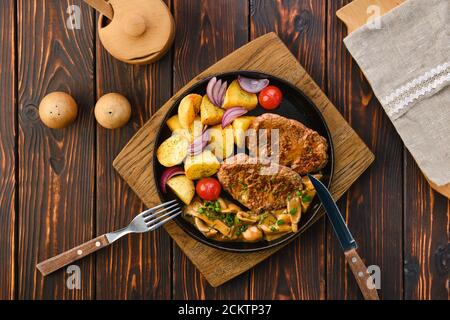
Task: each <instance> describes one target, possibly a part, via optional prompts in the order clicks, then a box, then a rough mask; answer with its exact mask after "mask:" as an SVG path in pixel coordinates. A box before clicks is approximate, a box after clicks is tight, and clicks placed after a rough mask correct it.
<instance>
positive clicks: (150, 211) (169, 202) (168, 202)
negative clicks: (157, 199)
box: [141, 200, 177, 215]
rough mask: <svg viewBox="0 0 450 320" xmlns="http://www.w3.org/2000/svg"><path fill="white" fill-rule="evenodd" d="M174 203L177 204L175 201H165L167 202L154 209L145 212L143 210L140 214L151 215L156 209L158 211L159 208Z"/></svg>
mask: <svg viewBox="0 0 450 320" xmlns="http://www.w3.org/2000/svg"><path fill="white" fill-rule="evenodd" d="M175 202H177V200H170V201H167V202H164V203H161V204H158V205H157V206H156V207H153V208H150V209H147V210H145V211H144V212H142V213H141V214H142V215H146V214H148V213H152V212H153V211H155V210H156V209H159V208H161V207H164V206H167V205H168V204H172V203H175Z"/></svg>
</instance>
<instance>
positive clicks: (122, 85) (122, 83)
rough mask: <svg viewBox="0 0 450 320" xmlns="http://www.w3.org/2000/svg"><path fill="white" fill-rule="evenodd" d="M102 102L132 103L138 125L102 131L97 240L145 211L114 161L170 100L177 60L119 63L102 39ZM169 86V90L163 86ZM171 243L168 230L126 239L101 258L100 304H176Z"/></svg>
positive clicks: (99, 88) (99, 79)
mask: <svg viewBox="0 0 450 320" xmlns="http://www.w3.org/2000/svg"><path fill="white" fill-rule="evenodd" d="M96 61H97V64H96V66H97V68H96V74H97V78H96V79H97V83H96V86H97V98H99V97H100V96H102V95H103V94H106V93H110V92H118V93H121V94H123V95H124V96H126V97H127V99H128V100H129V101H130V103H131V105H132V119H131V120H130V122H129V123H128V124H127V125H126V126H125V127H123V128H120V129H116V130H107V129H104V128H102V127H101V126H99V125H97V181H96V186H97V189H96V195H97V197H96V199H97V217H96V226H97V228H96V231H97V234H103V233H106V232H110V231H112V230H116V229H118V228H121V227H124V226H126V225H128V223H129V222H130V221H131V220H132V219H133V217H134V216H135V215H136V214H137V213H139V212H141V211H143V210H144V205H143V204H142V202H141V201H140V200H139V198H138V197H137V196H136V195H135V194H134V193H133V192H132V190H130V188H129V187H128V186H127V185H126V183H125V182H124V181H123V180H122V179H121V178H120V177H119V175H118V174H117V172H116V171H115V170H114V168H113V167H112V161H113V159H114V157H115V156H116V155H117V154H118V153H119V151H120V150H121V149H122V148H123V146H124V145H125V144H126V143H127V142H128V140H129V139H130V138H131V137H132V136H133V134H134V133H135V132H136V130H137V129H138V128H139V127H141V126H142V124H143V123H144V121H146V120H147V119H148V118H150V116H151V114H152V113H154V112H155V111H156V109H157V108H158V107H159V106H161V105H162V104H163V103H164V101H166V100H167V99H168V98H170V96H171V93H172V90H171V86H170V84H171V82H172V76H171V65H172V60H171V54H170V53H169V54H167V55H166V56H165V57H164V58H163V59H162V60H160V61H159V62H157V63H155V64H153V65H147V66H131V65H127V64H124V63H122V62H120V61H118V60H116V59H114V58H113V57H112V56H111V55H110V54H109V53H108V52H106V51H105V49H104V48H103V46H102V45H101V43H100V42H99V41H98V37H97V54H96ZM161 84H164V85H161ZM170 247H171V240H170V238H169V236H168V235H167V233H166V232H164V230H157V231H156V232H150V233H147V234H143V235H138V236H137V235H132V236H128V237H125V238H124V239H120V240H119V241H118V242H117V243H115V244H114V245H113V246H111V247H110V248H108V249H106V250H103V251H101V252H99V253H98V256H97V271H96V275H97V278H96V298H97V299H170V297H171V281H172V277H171V267H170V263H171V251H170Z"/></svg>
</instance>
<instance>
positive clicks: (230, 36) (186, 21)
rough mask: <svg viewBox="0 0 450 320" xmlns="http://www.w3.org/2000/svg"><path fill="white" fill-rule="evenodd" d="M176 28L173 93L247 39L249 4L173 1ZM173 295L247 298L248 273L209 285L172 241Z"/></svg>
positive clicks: (224, 0) (231, 0) (229, 0)
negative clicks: (227, 281) (219, 283)
mask: <svg viewBox="0 0 450 320" xmlns="http://www.w3.org/2000/svg"><path fill="white" fill-rule="evenodd" d="M174 17H175V21H178V22H179V23H178V24H177V27H178V30H191V28H192V27H193V26H196V28H198V30H199V32H187V33H184V32H177V33H176V37H175V44H174V51H175V56H174V70H173V71H174V83H173V89H174V92H176V91H178V90H179V89H180V88H181V87H183V86H184V85H185V84H186V83H187V82H189V80H190V79H192V78H193V77H195V76H196V75H197V74H198V73H200V72H201V71H203V70H204V69H206V68H207V67H208V66H210V65H211V64H213V63H215V62H216V61H218V60H220V59H221V58H223V57H224V56H226V55H228V54H229V53H231V52H233V51H234V50H235V49H237V48H239V47H240V46H242V45H244V44H245V43H246V42H247V41H248V3H247V2H246V1H242V0H216V1H214V2H212V1H205V0H203V1H199V0H174ZM173 275H174V279H173V297H174V298H175V299H238V300H241V299H245V298H248V274H244V275H242V276H240V277H238V278H236V279H234V280H233V281H231V282H229V283H227V284H225V285H223V286H221V287H219V288H212V287H211V286H210V285H209V284H208V283H207V281H206V280H205V278H204V277H203V276H202V275H201V273H200V272H199V271H198V270H197V269H196V268H195V267H194V265H193V264H192V262H191V261H190V260H189V259H188V258H187V256H186V255H185V254H184V253H183V252H182V251H181V250H180V248H179V247H178V246H177V245H176V244H174V246H173Z"/></svg>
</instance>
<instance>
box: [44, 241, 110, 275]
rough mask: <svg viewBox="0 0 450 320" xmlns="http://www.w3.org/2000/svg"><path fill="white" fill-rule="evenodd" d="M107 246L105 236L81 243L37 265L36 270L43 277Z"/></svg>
mask: <svg viewBox="0 0 450 320" xmlns="http://www.w3.org/2000/svg"><path fill="white" fill-rule="evenodd" d="M108 245H109V242H108V239H107V238H106V235H101V236H99V237H97V238H95V239H92V240H90V241H88V242H85V243H83V244H82V245H79V246H78V247H75V248H73V249H70V250H68V251H66V252H63V253H61V254H59V255H57V256H55V257H53V258H50V259H48V260H45V261H43V262H41V263H39V264H37V266H36V268H37V269H38V270H39V271H40V272H41V273H42V274H43V275H44V276H46V275H48V274H50V273H52V272H55V271H56V270H58V269H61V268H62V267H65V266H67V265H68V264H71V263H72V262H74V261H77V260H79V259H81V258H83V257H85V256H87V255H89V254H91V253H93V252H95V251H97V250H100V249H101V248H104V247H106V246H108Z"/></svg>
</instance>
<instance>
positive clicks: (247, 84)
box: [238, 76, 269, 93]
mask: <svg viewBox="0 0 450 320" xmlns="http://www.w3.org/2000/svg"><path fill="white" fill-rule="evenodd" d="M238 82H239V85H240V86H241V88H242V90H244V91H247V92H249V93H258V92H260V91H261V90H263V89H264V88H265V87H267V86H268V85H269V80H268V79H252V78H246V77H242V76H238Z"/></svg>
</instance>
